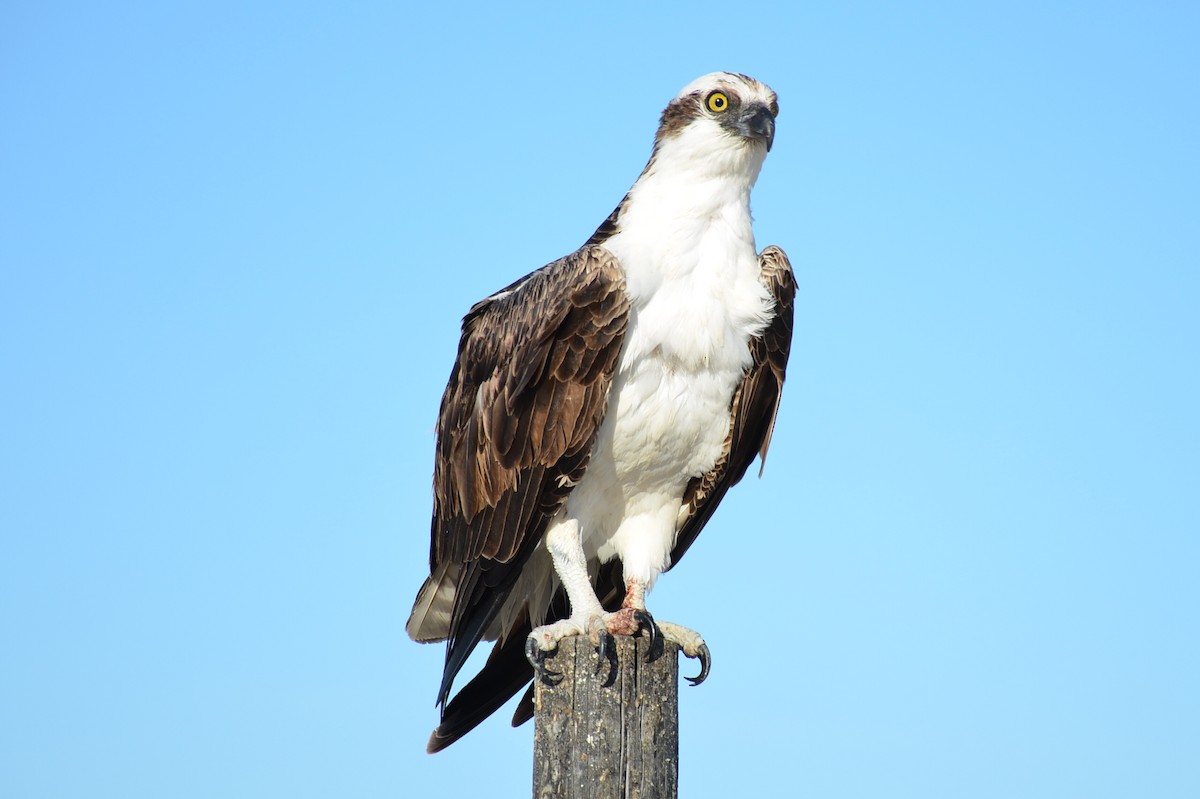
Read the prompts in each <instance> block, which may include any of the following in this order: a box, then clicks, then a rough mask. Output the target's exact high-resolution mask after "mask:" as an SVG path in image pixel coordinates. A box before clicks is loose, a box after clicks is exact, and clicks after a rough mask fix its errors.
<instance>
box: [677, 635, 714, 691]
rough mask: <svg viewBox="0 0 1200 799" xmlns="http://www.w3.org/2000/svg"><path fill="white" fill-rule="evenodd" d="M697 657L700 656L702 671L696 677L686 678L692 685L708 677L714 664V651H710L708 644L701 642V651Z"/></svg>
mask: <svg viewBox="0 0 1200 799" xmlns="http://www.w3.org/2000/svg"><path fill="white" fill-rule="evenodd" d="M696 657H698V658H700V673H699V674H697V675H696V676H695V677H685V678H684V679H685V680H687V681H688V682H690V683H691V684H692V685H699V684H700V683H702V682H704V681H705V680H707V679H708V669H709V667H710V666H712V653H711V652H709V651H708V644H700V651H699V652H698V653H697V655H696Z"/></svg>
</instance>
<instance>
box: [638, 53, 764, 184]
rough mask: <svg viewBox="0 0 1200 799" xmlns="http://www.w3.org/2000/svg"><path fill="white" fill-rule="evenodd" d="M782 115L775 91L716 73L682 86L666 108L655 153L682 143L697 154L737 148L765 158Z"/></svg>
mask: <svg viewBox="0 0 1200 799" xmlns="http://www.w3.org/2000/svg"><path fill="white" fill-rule="evenodd" d="M778 115H779V101H778V99H777V98H776V96H775V92H773V91H772V90H771V87H769V86H767V85H766V84H764V83H759V82H758V81H756V80H755V79H754V78H751V77H748V76H746V75H738V74H736V73H732V72H714V73H712V74H710V75H705V76H703V77H701V78H697V79H696V80H694V81H692V82H691V83H689V84H688V85H687V86H685V87H683V90H682V91H680V92H679V94H678V95H676V97H675V99H674V100H672V101H671V102H670V103H669V104H668V105H667V107H666V109H665V110H664V111H663V114H662V120H661V121H660V122H659V126H658V134H657V135H656V136H655V139H654V149H655V150H656V151H661V150H663V149H664V148H667V147H671V146H673V145H675V144H679V145H683V146H685V147H687V148H688V149H691V150H694V151H697V153H703V152H704V151H706V150H707V151H712V153H713V154H717V153H721V152H727V151H731V150H733V151H740V152H745V153H747V154H757V155H758V156H759V158H760V159H761V158H762V157H765V156H766V153H767V151H768V150H770V149H771V144H772V142H774V140H775V117H776V116H778ZM760 163H761V160H760Z"/></svg>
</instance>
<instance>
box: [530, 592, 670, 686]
mask: <svg viewBox="0 0 1200 799" xmlns="http://www.w3.org/2000/svg"><path fill="white" fill-rule="evenodd" d="M643 630H644V631H646V634H647V635H649V636H650V646H651V649H653V648H654V644H655V640H656V636H657V635H658V628H657V626H656V625H655V623H654V619H653V617H651V615H650V614H649V613H647V612H646V611H644V610H640V609H637V608H621V609H620V610H618V611H615V612H613V613H605V612H603V611H601V612H599V613H591V614H588V615H586V616H578V617H577V616H572V617H571V618H568V619H563V620H562V621H558V622H555V623H554V624H544V625H542V626H541V627H535V628H534V629H533V631H532V632H530V633H529V638H528V639H526V641H525V657H526V658H528V659H529V662H530V664H532V666H533V670H534V671H535V672H537V676H538V677H539V678H540V679H541V680H542V681H543V682H545V683H547V684H549V685H557V684H558V683H559V682H561V681H562V672H558V671H554V670H552V669H550V668H549V667H548V666H547V665H546V659H547V658H548V657H551V656H552V653H553V652H554V651H555V650H557V649H558V643H559V641H562V640H563V639H564V638H570V637H571V636H573V635H583V636H587V638H588V640H589V641H591V642H592V643H593V644H595V645H596V652H597V655H598V657H597V662H596V671H597V672H598V671H600V669H602V668H603V667H604V666H605V665H606V664H608V663H609V662H610V661H611V659H612V657H613V654H612V653H613V650H612V644H613V641H612V636H614V635H635V634H637V633H639V632H641V631H643Z"/></svg>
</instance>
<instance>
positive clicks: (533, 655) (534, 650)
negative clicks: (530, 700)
mask: <svg viewBox="0 0 1200 799" xmlns="http://www.w3.org/2000/svg"><path fill="white" fill-rule="evenodd" d="M525 659H526V660H528V661H529V665H531V666H533V670H534V672H536V673H537V676H538V679H540V680H541V681H542V682H544V683H546V685H558V684H559V683H560V682H562V679H563V675H562V672H561V671H554V670H553V669H550V668H547V667H546V653H545V652H543V651H542V650H541V648H540V647H538V645H537V641H534V640H533V639H532V638H526V639H525Z"/></svg>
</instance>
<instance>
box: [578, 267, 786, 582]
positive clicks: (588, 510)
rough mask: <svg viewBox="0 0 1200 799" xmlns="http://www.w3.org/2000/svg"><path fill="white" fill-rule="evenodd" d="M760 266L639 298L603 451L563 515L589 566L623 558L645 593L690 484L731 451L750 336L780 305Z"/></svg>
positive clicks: (599, 444) (664, 557)
mask: <svg viewBox="0 0 1200 799" xmlns="http://www.w3.org/2000/svg"><path fill="white" fill-rule="evenodd" d="M752 266H753V271H751V269H749V268H745V269H742V270H740V276H741V277H742V279H741V280H736V279H734V280H729V279H728V278H729V275H730V272H731V271H733V270H730V269H729V268H728V267H727V268H726V269H725V270H723V273H724V274H723V276H724V277H725V278H726V282H725V283H724V284H723V285H722V286H720V287H719V288H718V287H717V286H715V285H713V284H711V282H709V281H704V280H703V279H697V277H696V276H695V275H694V274H693V275H690V276H688V277H686V278H681V279H678V280H676V281H674V282H669V283H665V284H662V285H660V286H659V287H658V290H657V291H656V292H655V293H654V296H653V298H652V299H651V300H649V301H647V302H643V303H640V304H639V303H636V302H635V305H634V311H633V314H632V315H631V319H630V328H629V332H628V334H627V337H626V341H625V344H624V346H623V348H622V352H621V358H620V361H619V363H618V367H617V373H616V375H615V377H614V380H613V386H612V389H611V393H610V395H609V406H608V411H607V413H606V415H605V419H604V422H603V424H602V425H601V427H600V430H599V432H598V434H597V440H596V447H595V450H594V451H593V454H592V458H591V461H590V463H589V465H588V468H587V471H586V473H585V474H584V476H583V479H582V480H581V481H580V483H579V485H578V486H577V487H576V488H575V490H574V491H572V492H571V496H570V498H569V500H568V502H567V506H566V508H565V513H566V516H568V517H571V518H575V519H577V520H578V521H579V523H580V531H581V534H582V537H583V544H584V551H585V552H586V554H587V555H588V557H589V559H596V560H599V561H606V560H609V559H611V558H613V557H619V558H620V559H621V561H622V563H623V564H624V567H625V576H626V577H627V578H635V579H639V580H641V581H642V582H643V583H645V584H646V585H647V586H650V585H652V584H653V582H654V580H655V578H657V576H658V575H659V574H660V573H661V572H662V571H663V570H664V569H666V567H667V566H668V565H669V557H670V552H671V548H672V547H673V546H674V542H675V533H676V520H677V518H678V513H679V507H680V504H681V501H682V498H683V492H684V490H685V489H686V487H687V484H688V482H689V481H690V480H692V479H693V478H694V477H697V476H699V475H702V474H705V473H707V472H709V471H710V470H712V468H713V467H714V466H715V465H716V463H717V460H718V459H719V458H720V457H721V453H722V452H723V450H724V447H725V441H726V438H727V437H728V434H729V427H730V403H731V400H732V398H733V394H734V391H735V390H736V389H737V386H738V384H739V382H740V381H741V379H742V376H743V375H744V373H745V370H746V369H747V367H749V365H750V360H751V357H750V350H749V340H750V338H751V336H753V335H756V334H757V333H758V332H759V331H760V330H761V329H762V326H763V324H764V320H765V315H766V313H767V312H768V310H769V308H770V300H769V298H768V297H767V295H766V291H765V289H764V288H763V287H762V285H761V283H760V282H759V281H758V277H757V273H758V270H757V259H755V260H754V262H753V264H752ZM735 274H737V273H735ZM747 278H748V279H747Z"/></svg>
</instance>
